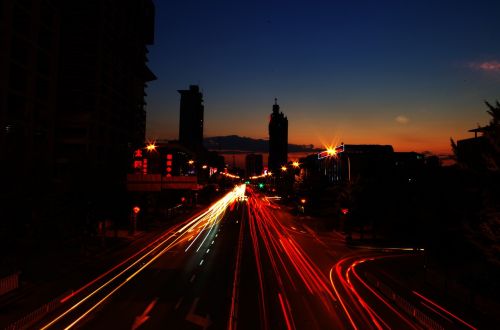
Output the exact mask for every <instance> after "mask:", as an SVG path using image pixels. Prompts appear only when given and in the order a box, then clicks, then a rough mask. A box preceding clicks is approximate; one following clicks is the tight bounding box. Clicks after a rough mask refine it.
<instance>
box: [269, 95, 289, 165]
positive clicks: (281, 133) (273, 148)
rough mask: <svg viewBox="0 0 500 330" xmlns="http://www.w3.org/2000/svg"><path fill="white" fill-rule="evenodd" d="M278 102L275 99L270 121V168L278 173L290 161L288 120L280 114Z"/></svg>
mask: <svg viewBox="0 0 500 330" xmlns="http://www.w3.org/2000/svg"><path fill="white" fill-rule="evenodd" d="M277 102H278V100H277V99H274V105H273V113H272V114H271V120H270V121H269V160H268V167H269V169H270V170H271V171H274V172H276V171H277V170H279V168H280V167H281V166H283V165H285V164H286V163H287V161H288V119H287V118H286V117H285V115H284V114H283V112H280V106H279V105H278V103H277Z"/></svg>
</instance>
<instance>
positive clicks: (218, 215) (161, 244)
mask: <svg viewBox="0 0 500 330" xmlns="http://www.w3.org/2000/svg"><path fill="white" fill-rule="evenodd" d="M244 193H245V185H240V186H237V187H235V189H234V190H233V191H231V192H229V193H228V194H226V196H224V197H223V198H222V199H220V200H219V201H217V202H216V203H215V204H213V205H212V206H211V207H210V208H209V209H208V211H205V212H203V213H202V214H201V215H199V216H197V217H195V218H194V219H190V220H187V221H186V222H185V223H182V224H179V225H177V226H175V227H173V228H171V229H170V230H168V231H167V232H166V233H165V234H164V235H162V236H161V237H160V238H158V239H156V240H155V241H154V242H152V243H150V244H149V245H148V246H146V247H145V248H143V249H142V250H140V251H139V252H137V253H135V254H134V255H133V256H132V257H130V258H128V259H126V260H125V261H123V262H121V263H120V264H118V265H116V266H115V267H113V268H112V269H110V270H109V271H107V272H105V273H104V274H102V275H101V276H99V277H98V278H96V279H94V280H93V281H91V282H89V283H88V284H87V285H85V286H84V287H82V288H80V289H79V290H77V291H76V292H75V293H73V294H71V295H70V296H68V297H66V298H64V299H63V300H62V301H61V302H65V301H67V300H68V299H70V298H72V297H74V296H76V295H77V294H78V293H81V292H82V291H83V290H84V289H86V288H88V287H90V286H91V285H92V284H95V283H96V282H97V281H99V280H100V279H102V278H104V277H105V276H107V275H109V274H110V273H111V272H112V271H114V270H116V269H118V268H119V267H121V266H123V265H124V264H125V263H126V262H128V261H130V260H132V259H133V258H135V257H137V256H139V255H140V254H141V253H143V252H144V251H146V250H147V249H149V248H151V247H152V246H153V245H154V244H157V245H156V246H155V247H153V248H152V249H151V250H150V251H148V252H146V253H144V255H142V256H141V257H140V258H139V259H137V260H135V261H134V262H132V263H131V264H130V265H129V266H128V267H126V268H125V269H123V270H122V271H120V272H119V273H118V274H117V275H115V276H113V277H112V278H111V279H109V280H108V281H106V282H105V283H104V284H102V285H100V286H99V287H98V288H97V289H95V290H94V291H92V292H91V293H89V294H87V295H86V296H85V297H84V298H83V299H81V300H79V301H78V302H76V303H75V304H74V305H73V306H71V307H70V308H69V309H67V310H66V311H64V312H63V313H62V314H60V315H59V316H57V317H56V318H55V319H53V320H52V321H50V322H49V323H47V324H46V325H44V326H43V327H41V329H42V330H45V329H48V328H49V327H51V326H53V325H54V324H55V323H57V322H58V321H60V320H61V319H62V318H63V317H65V316H66V315H68V314H69V313H70V312H72V311H74V310H76V308H78V307H79V306H81V305H82V304H83V303H84V302H86V301H87V300H88V299H90V298H91V297H93V296H94V295H96V294H97V293H99V292H100V291H101V290H103V289H104V288H106V287H107V286H109V285H111V284H112V283H114V282H115V281H117V280H118V279H119V278H120V277H122V276H123V275H124V274H125V273H126V272H127V271H129V270H130V269H132V268H133V267H135V266H137V265H138V264H140V263H141V262H142V261H143V260H144V259H145V258H146V257H149V256H151V255H153V254H154V253H156V251H157V250H161V251H160V252H159V253H158V254H156V255H154V257H153V258H152V259H150V260H149V261H148V262H146V263H145V264H144V265H142V266H141V267H140V268H139V269H138V270H137V271H135V272H133V273H132V275H130V276H128V277H127V278H126V279H125V280H124V281H123V282H121V283H119V284H117V286H116V287H115V288H114V289H112V290H111V291H110V292H109V293H108V294H106V295H105V296H104V298H102V299H100V300H99V301H98V302H97V303H96V304H95V305H94V306H92V307H90V308H89V309H88V310H87V311H85V312H84V313H83V314H81V316H80V317H78V318H77V319H76V320H75V321H74V322H72V323H71V324H70V325H69V326H67V327H66V328H65V329H70V328H71V327H73V326H74V325H76V324H77V323H78V322H80V321H81V320H82V319H83V318H85V317H86V316H87V315H88V314H90V313H91V312H92V311H93V310H94V309H95V308H97V307H98V306H99V305H100V304H102V303H103V302H104V301H105V300H107V299H108V298H109V297H110V296H111V295H113V294H114V293H115V292H116V291H117V290H119V289H120V288H121V287H122V286H123V285H125V283H127V282H128V281H129V280H131V279H132V278H134V277H135V276H136V275H137V274H139V273H140V272H141V271H142V270H143V269H144V268H146V267H147V266H149V265H150V264H151V263H152V262H154V261H155V260H156V259H158V258H159V257H160V256H162V255H163V254H164V253H165V252H167V251H168V250H170V249H171V248H172V247H174V246H176V245H178V244H180V243H182V242H184V241H189V240H188V239H187V237H186V236H187V235H188V234H189V233H190V232H192V231H193V230H194V229H196V228H199V227H201V229H199V231H198V234H197V236H196V238H197V237H198V236H199V235H200V234H201V233H202V232H203V231H204V230H205V229H206V227H207V225H208V224H210V229H212V228H213V227H214V226H215V225H218V223H219V222H220V220H221V219H222V215H223V214H224V211H225V208H227V207H228V206H229V204H231V203H232V202H234V201H235V200H236V199H237V198H238V197H240V196H241V195H244ZM203 223H204V225H202V224H203ZM182 225H184V226H183V227H181V228H180V229H179V230H177V228H178V227H179V226H182ZM175 230H177V231H176V232H174V231H175ZM173 232H174V233H173ZM172 233H173V234H172ZM167 236H168V237H167ZM176 236H177V237H176ZM192 236H193V235H191V238H192ZM174 237H175V239H174V240H173V241H171V242H170V243H168V242H169V240H170V239H172V238H174ZM196 238H195V239H194V240H193V242H192V243H191V244H190V246H191V245H192V244H193V243H194V241H196ZM205 239H206V237H205ZM205 239H204V240H203V241H202V243H201V244H200V246H201V245H202V244H203V242H204V241H205ZM167 243H168V244H167ZM212 243H213V242H212ZM165 245H166V246H165ZM198 249H199V248H198Z"/></svg>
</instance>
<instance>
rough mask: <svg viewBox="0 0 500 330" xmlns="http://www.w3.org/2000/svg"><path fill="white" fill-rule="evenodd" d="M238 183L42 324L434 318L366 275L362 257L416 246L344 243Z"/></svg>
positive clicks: (368, 325) (321, 324)
mask: <svg viewBox="0 0 500 330" xmlns="http://www.w3.org/2000/svg"><path fill="white" fill-rule="evenodd" d="M244 189H245V188H244V185H243V186H240V188H239V189H235V190H234V191H233V192H231V193H229V194H228V195H227V196H226V197H227V198H223V199H221V201H219V202H217V203H215V204H214V205H213V206H212V207H211V208H210V210H211V211H210V210H208V211H206V212H204V213H202V214H200V215H199V216H198V217H194V219H189V220H186V221H185V222H183V223H181V224H179V225H177V226H175V227H173V228H171V229H170V230H169V231H167V232H166V233H165V235H164V237H163V238H162V239H160V240H157V241H154V242H152V243H151V245H150V247H148V248H147V249H146V250H145V251H143V252H142V253H139V254H138V255H136V256H132V257H131V258H130V260H126V261H125V262H123V263H121V264H119V267H115V268H114V269H112V270H110V272H109V273H108V274H104V275H103V277H102V278H99V279H96V281H94V282H91V283H89V285H88V287H84V288H82V290H81V291H80V292H77V293H76V294H75V295H74V296H71V297H69V298H68V302H67V303H66V305H67V306H77V307H76V308H74V309H71V308H70V309H68V310H67V312H64V313H63V314H59V315H62V316H57V317H55V315H52V318H51V319H52V321H50V322H49V323H44V324H45V327H44V328H47V329H48V328H57V329H59V328H66V329H69V328H72V327H79V328H84V329H110V328H112V329H138V328H140V329H164V328H169V329H203V328H209V329H225V328H226V329H231V330H233V329H273V330H274V329H331V328H335V329H388V328H398V329H399V328H405V329H420V328H423V327H424V326H423V325H426V324H427V325H428V324H431V325H436V326H437V327H436V328H439V324H440V323H432V321H433V319H432V318H431V320H430V321H429V320H427V319H426V317H427V315H419V316H420V317H421V320H423V321H424V323H422V322H420V323H418V322H417V321H416V320H415V318H412V317H411V315H409V314H411V311H410V313H408V311H407V310H406V311H405V310H404V308H401V306H395V304H394V301H389V299H387V297H384V296H383V295H382V294H381V292H380V287H378V286H376V285H374V283H377V278H373V276H372V277H370V280H367V277H368V275H367V274H366V271H365V269H364V268H363V266H364V265H365V264H367V263H369V262H373V261H374V260H377V259H378V258H387V257H391V256H397V255H401V254H402V253H407V254H408V253H410V254H411V253H414V252H413V251H404V250H401V249H394V250H389V249H380V248H370V247H362V248H359V247H357V248H354V247H350V246H348V245H346V244H345V241H344V240H343V238H342V237H340V236H338V235H335V234H331V233H324V234H318V233H315V232H314V231H313V230H311V228H309V227H308V226H307V224H306V223H305V220H304V219H303V218H299V217H296V216H292V215H291V214H290V213H289V212H286V211H285V210H283V209H281V206H280V205H277V204H275V203H273V202H271V201H269V200H267V199H266V198H265V196H263V195H259V194H257V193H254V192H252V191H251V189H249V190H248V191H247V195H248V199H243V198H242V197H243V193H244ZM108 283H109V284H108ZM105 284H107V285H105ZM98 289H99V290H98ZM401 294H403V293H401ZM422 299H423V298H422ZM78 304H81V305H78ZM426 304H427V305H432V303H431V302H426ZM431 307H432V306H431ZM436 308H437V307H436ZM436 308H434V309H436ZM427 312H429V311H427ZM59 313H61V312H59ZM65 313H66V314H65ZM54 317H55V318H54ZM58 317H61V319H59V318H58ZM45 322H48V320H45ZM425 322H427V323H425Z"/></svg>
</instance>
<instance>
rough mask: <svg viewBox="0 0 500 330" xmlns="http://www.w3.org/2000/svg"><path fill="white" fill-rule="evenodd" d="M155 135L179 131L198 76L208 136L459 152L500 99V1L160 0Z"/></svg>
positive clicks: (151, 128)
mask: <svg viewBox="0 0 500 330" xmlns="http://www.w3.org/2000/svg"><path fill="white" fill-rule="evenodd" d="M155 4H156V11H157V12H156V37H155V38H156V40H155V45H154V46H152V47H150V56H149V59H150V67H151V69H152V70H153V72H155V74H156V75H157V76H158V80H157V81H154V82H152V83H151V84H150V87H149V88H148V95H149V96H148V98H147V101H148V104H149V105H148V132H147V135H148V137H150V138H176V137H177V134H178V133H177V132H178V128H177V127H178V118H179V116H178V111H179V95H178V93H177V92H176V90H177V89H185V88H187V87H188V85H189V84H199V85H200V87H201V88H202V90H203V93H204V99H205V136H214V135H227V134H238V135H244V136H250V137H255V138H267V123H268V121H267V120H268V116H269V113H270V112H271V106H272V103H273V100H274V97H277V98H278V103H279V104H280V105H281V109H282V111H283V112H284V113H285V114H286V115H287V116H288V118H289V122H290V127H289V140H290V142H292V143H304V144H306V143H307V144H309V143H313V144H315V145H321V144H322V143H332V142H333V143H334V142H336V141H340V140H342V141H344V142H345V143H381V144H393V145H394V146H395V148H396V150H415V151H423V150H432V151H435V152H443V151H448V150H449V137H450V136H453V137H455V138H461V137H465V136H468V134H467V133H466V130H467V129H470V128H474V127H475V126H476V125H477V124H476V123H478V122H479V123H482V124H485V123H486V122H487V120H488V116H487V115H486V112H485V111H486V108H485V106H484V105H483V104H482V101H483V100H484V99H488V100H491V101H494V100H495V99H497V98H498V99H500V28H499V24H498V22H499V21H500V18H499V17H500V16H499V15H500V1H462V2H460V1H453V2H452V1H437V0H436V1H411V3H410V1H342V2H341V1H333V0H332V1H234V0H233V1H211V0H209V1H207V0H205V1H199V0H179V1H172V0H169V1H160V0H156V1H155Z"/></svg>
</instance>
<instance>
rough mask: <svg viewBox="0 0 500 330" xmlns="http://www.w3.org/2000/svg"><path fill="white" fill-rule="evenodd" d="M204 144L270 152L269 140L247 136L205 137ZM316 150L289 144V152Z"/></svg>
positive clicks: (215, 147) (208, 147)
mask: <svg viewBox="0 0 500 330" xmlns="http://www.w3.org/2000/svg"><path fill="white" fill-rule="evenodd" d="M203 144H204V145H205V148H207V149H208V150H214V151H219V150H229V151H244V152H268V151H269V140H264V139H253V138H249V137H245V136H238V135H228V136H213V137H207V138H204V140H203ZM309 151H310V152H315V151H317V149H315V148H314V145H312V144H308V145H300V144H288V152H309Z"/></svg>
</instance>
